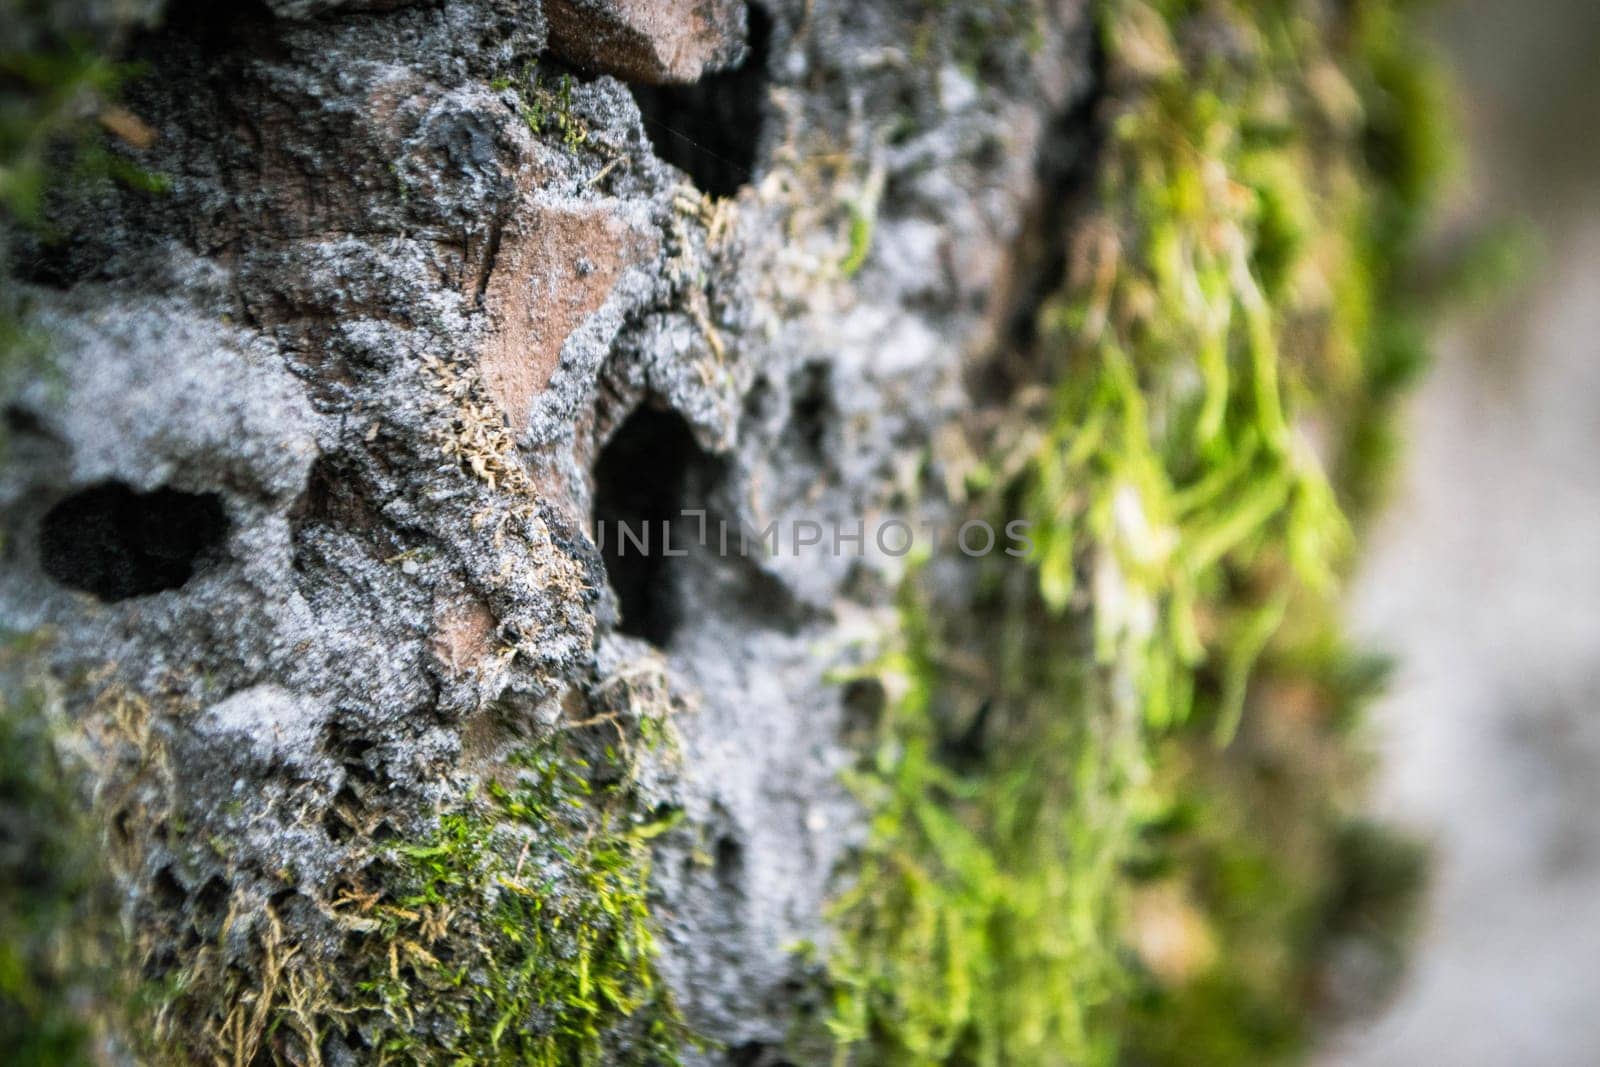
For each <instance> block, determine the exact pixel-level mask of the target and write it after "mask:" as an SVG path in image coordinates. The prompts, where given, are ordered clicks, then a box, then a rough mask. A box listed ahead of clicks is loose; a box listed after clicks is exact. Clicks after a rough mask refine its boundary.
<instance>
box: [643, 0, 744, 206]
mask: <svg viewBox="0 0 1600 1067" xmlns="http://www.w3.org/2000/svg"><path fill="white" fill-rule="evenodd" d="M749 26H750V38H749V51H748V52H746V53H745V59H744V62H743V63H741V64H740V65H739V66H738V67H737V68H735V69H733V70H730V71H724V72H722V73H720V74H710V75H707V76H706V77H704V78H701V79H700V80H699V81H697V82H695V83H694V84H693V85H687V86H682V87H672V88H657V87H654V86H643V85H636V86H633V97H634V99H635V100H637V101H638V103H639V111H640V113H641V114H642V115H643V116H644V129H645V133H646V134H647V135H648V136H649V138H650V143H651V144H652V145H653V146H655V150H656V155H657V156H659V157H661V159H663V160H665V161H666V162H668V163H671V164H672V165H673V166H675V167H677V168H679V169H680V170H682V171H684V172H685V173H687V174H688V175H689V177H690V179H691V180H692V181H693V182H694V184H695V186H696V187H697V188H699V189H700V190H701V191H702V192H705V193H709V194H710V195H711V196H720V197H727V196H734V195H736V194H737V193H738V192H739V190H740V189H741V188H742V187H743V186H745V185H748V184H749V182H750V179H751V178H752V177H753V176H754V174H755V166H756V152H757V149H758V148H759V147H760V143H761V122H762V119H763V118H764V117H765V114H764V112H765V105H766V100H767V43H768V39H769V38H770V37H771V34H772V23H771V21H770V20H769V19H768V18H767V14H766V12H765V11H763V10H761V8H760V7H758V6H756V5H755V4H751V5H750V8H749Z"/></svg>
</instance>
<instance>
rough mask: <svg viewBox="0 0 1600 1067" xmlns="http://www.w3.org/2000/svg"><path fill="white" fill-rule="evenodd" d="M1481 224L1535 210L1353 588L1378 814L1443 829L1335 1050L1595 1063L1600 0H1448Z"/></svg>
mask: <svg viewBox="0 0 1600 1067" xmlns="http://www.w3.org/2000/svg"><path fill="white" fill-rule="evenodd" d="M1433 24H1434V30H1435V34H1436V37H1437V39H1438V41H1439V43H1440V45H1441V46H1442V47H1443V49H1444V51H1445V53H1446V55H1447V57H1448V58H1449V59H1450V60H1451V62H1452V65H1453V66H1454V68H1455V72H1456V76H1457V81H1458V84H1459V95H1460V100H1461V105H1460V106H1461V111H1462V114H1461V126H1462V129H1463V133H1464V141H1465V144H1464V155H1465V158H1464V160H1463V168H1464V174H1463V178H1464V181H1463V183H1462V187H1461V189H1460V190H1459V192H1458V195H1457V197H1456V201H1455V203H1454V205H1453V207H1452V209H1451V212H1452V214H1453V216H1454V223H1455V226H1456V228H1459V229H1462V230H1466V229H1470V228H1471V227H1472V226H1474V225H1481V224H1482V223H1483V221H1484V220H1486V219H1493V218H1496V217H1499V218H1504V219H1508V220H1513V221H1516V222H1520V223H1522V224H1524V225H1525V226H1526V227H1527V229H1528V230H1529V231H1530V232H1531V234H1532V235H1533V238H1534V240H1533V241H1532V247H1533V249H1534V251H1533V254H1532V255H1531V257H1530V258H1529V259H1528V261H1527V264H1526V267H1525V269H1524V270H1523V271H1522V273H1521V276H1520V277H1519V279H1518V280H1517V282H1516V283H1515V284H1514V285H1513V286H1512V287H1511V288H1510V289H1509V291H1504V292H1501V293H1500V294H1499V295H1498V296H1497V297H1495V298H1494V299H1492V300H1489V301H1486V302H1484V303H1483V306H1481V307H1477V308H1472V309H1469V310H1468V311H1466V312H1464V313H1460V314H1457V315H1455V316H1454V318H1453V320H1452V324H1451V326H1450V327H1449V329H1448V330H1447V332H1446V334H1445V336H1444V337H1443V338H1442V339H1441V344H1440V345H1439V346H1438V362H1437V364H1436V366H1435V367H1434V370H1433V373H1432V374H1431V375H1430V376H1429V377H1428V379H1427V380H1426V383H1425V384H1424V385H1423V387H1422V388H1421V389H1420V390H1419V391H1418V393H1417V394H1416V395H1415V396H1414V397H1413V400H1412V404H1411V410H1410V413H1409V420H1408V431H1407V441H1408V447H1407V455H1406V462H1405V469H1404V473H1403V475H1402V479H1401V482H1400V484H1399V485H1398V486H1397V492H1396V494H1395V496H1394V499H1393V500H1392V502H1391V504H1390V507H1389V508H1388V510H1387V511H1386V513H1385V514H1384V516H1383V518H1382V520H1381V521H1380V523H1379V525H1378V527H1377V529H1375V530H1374V531H1372V538H1371V541H1370V543H1369V548H1368V552H1367V557H1366V565H1365V567H1364V573H1363V574H1362V576H1361V578H1360V580H1359V582H1358V584H1357V588H1356V590H1355V596H1354V600H1353V605H1352V622H1353V623H1354V628H1355V630H1356V632H1357V634H1358V636H1360V637H1361V638H1364V639H1365V641H1366V642H1367V643H1368V644H1369V645H1371V646H1374V647H1377V648H1380V649H1384V650H1387V651H1389V652H1391V653H1393V654H1394V655H1395V656H1396V658H1397V659H1398V662H1399V669H1398V671H1397V673H1396V676H1395V679H1394V683H1393V685H1392V687H1391V689H1390V692H1389V695H1388V697H1387V698H1386V699H1385V700H1384V701H1382V702H1381V703H1380V705H1379V706H1378V707H1377V708H1376V709H1374V713H1373V723H1374V728H1375V730H1376V731H1377V733H1378V741H1379V748H1380V751H1381V760H1382V762H1381V765H1380V773H1379V776H1378V779H1379V780H1378V783H1377V790H1376V793H1375V795H1374V800H1373V803H1374V806H1375V808H1376V809H1377V812H1378V814H1380V815H1382V816H1384V817H1386V818H1390V819H1396V820H1398V821H1400V822H1401V823H1403V824H1404V825H1407V826H1409V827H1411V828H1413V829H1414V830H1415V831H1416V832H1417V833H1419V834H1420V835H1421V836H1422V837H1423V838H1424V839H1425V840H1428V841H1429V842H1431V843H1432V845H1433V847H1434V855H1435V869H1434V881H1433V887H1432V890H1431V894H1430V899H1429V901H1428V905H1427V914H1426V919H1425V923H1424V927H1423V930H1422V935H1421V937H1420V939H1419V941H1418V943H1417V944H1416V946H1415V948H1414V950H1413V956H1412V961H1411V969H1410V973H1409V975H1408V977H1407V979H1406V981H1405V982H1404V984H1403V985H1402V987H1401V989H1400V991H1399V993H1398V995H1397V997H1396V998H1395V1000H1394V1001H1393V1003H1392V1004H1391V1005H1390V1007H1389V1008H1388V1009H1387V1011H1385V1012H1384V1013H1382V1014H1381V1015H1380V1016H1379V1017H1378V1018H1377V1019H1376V1020H1375V1021H1371V1022H1369V1023H1367V1024H1365V1025H1364V1026H1362V1027H1360V1028H1357V1029H1349V1030H1345V1031H1342V1032H1339V1033H1336V1034H1334V1035H1332V1037H1331V1038H1330V1039H1329V1040H1328V1041H1327V1042H1326V1043H1325V1046H1324V1051H1323V1054H1322V1057H1321V1059H1322V1062H1323V1063H1324V1064H1327V1065H1352V1067H1377V1065H1390V1064H1394V1065H1401V1064H1404V1065H1413V1064H1422V1063H1432V1064H1452V1065H1455V1067H1471V1065H1477V1064H1483V1065H1494V1067H1502V1065H1505V1064H1513V1063H1514V1064H1518V1065H1521V1067H1535V1065H1561V1067H1573V1065H1583V1064H1595V1063H1600V463H1597V460H1600V359H1597V358H1596V356H1597V355H1600V353H1597V351H1596V349H1597V346H1600V3H1596V2H1595V0H1535V2H1531V3H1507V2H1506V0H1453V2H1451V3H1448V4H1441V5H1438V8H1437V11H1436V13H1435V15H1434V17H1433Z"/></svg>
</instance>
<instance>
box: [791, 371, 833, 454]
mask: <svg viewBox="0 0 1600 1067" xmlns="http://www.w3.org/2000/svg"><path fill="white" fill-rule="evenodd" d="M829 378H830V373H829V370H828V365H827V364H826V363H812V364H808V365H807V366H806V367H805V368H804V369H803V370H802V371H801V372H800V378H799V381H798V382H797V383H796V385H795V391H794V400H793V402H792V407H791V409H790V412H789V431H788V432H789V436H790V437H791V438H792V439H793V441H794V442H795V444H796V445H797V446H798V447H799V448H800V450H801V451H802V452H803V454H804V455H805V456H806V457H807V458H808V459H810V460H811V461H812V462H816V461H818V460H820V459H821V458H822V448H823V444H824V442H826V440H827V434H828V423H829V422H830V421H832V419H833V416H834V410H833V394H832V386H831V383H830V382H829Z"/></svg>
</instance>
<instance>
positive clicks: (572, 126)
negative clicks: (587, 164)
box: [492, 63, 589, 151]
mask: <svg viewBox="0 0 1600 1067" xmlns="http://www.w3.org/2000/svg"><path fill="white" fill-rule="evenodd" d="M492 86H493V88H495V89H498V90H504V89H515V90H516V91H517V95H518V96H520V97H521V98H522V104H521V106H520V108H519V113H520V114H521V116H522V121H523V122H524V123H526V124H527V126H528V129H529V130H530V131H532V132H533V134H534V136H542V135H544V134H545V133H547V132H553V133H555V134H556V135H557V136H558V137H560V138H561V143H562V145H563V146H565V147H566V148H567V150H568V151H577V150H578V149H579V148H582V147H583V146H584V145H585V144H587V143H588V141H589V127H588V124H587V123H585V122H584V121H583V120H582V119H581V118H579V117H578V116H577V115H575V114H573V111H572V86H573V81H572V75H570V74H562V75H561V77H559V78H557V79H556V81H555V85H554V86H553V87H552V86H551V85H550V83H549V82H548V81H547V80H545V79H544V77H543V76H542V75H541V74H540V73H539V67H538V64H536V63H529V64H528V65H527V66H526V67H524V68H523V70H522V74H521V76H520V77H518V78H515V79H513V78H505V77H502V78H497V79H495V81H494V82H493V83H492Z"/></svg>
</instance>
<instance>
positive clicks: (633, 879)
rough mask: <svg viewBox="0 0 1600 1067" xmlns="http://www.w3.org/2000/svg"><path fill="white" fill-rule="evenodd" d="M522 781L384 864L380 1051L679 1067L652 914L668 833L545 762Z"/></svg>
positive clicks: (469, 1059)
mask: <svg viewBox="0 0 1600 1067" xmlns="http://www.w3.org/2000/svg"><path fill="white" fill-rule="evenodd" d="M515 766H516V774H515V783H514V784H512V785H498V784H496V785H491V787H490V789H489V798H488V799H487V800H486V801H485V802H484V803H481V804H471V805H468V806H466V807H463V808H461V809H459V810H456V811H453V812H450V813H448V814H446V815H444V816H442V817H441V818H440V820H439V826H438V829H437V830H436V831H435V833H434V834H433V835H432V836H431V837H430V838H429V839H427V840H425V841H423V842H420V843H417V844H413V845H400V846H396V847H394V848H392V849H391V850H389V852H388V856H387V864H388V865H389V869H388V870H387V871H386V873H385V875H384V882H385V887H384V900H383V902H382V903H380V904H378V905H377V907H376V909H375V911H374V913H373V914H374V916H375V917H376V918H377V920H378V922H379V924H380V927H379V931H378V933H377V936H378V938H379V939H380V940H381V941H382V942H384V943H386V944H387V945H388V946H389V951H388V954H387V959H385V958H384V957H383V955H382V954H379V955H377V956H376V957H374V959H373V966H372V968H371V969H370V971H369V973H368V974H367V975H366V976H364V977H362V978H360V979H359V980H358V981H357V984H356V987H357V988H358V989H359V990H361V991H362V992H364V993H367V994H369V995H370V996H371V997H372V998H373V1003H374V1006H375V1007H376V1008H377V1009H378V1010H379V1011H380V1012H381V1014H382V1020H381V1021H380V1022H378V1024H377V1029H378V1030H379V1031H380V1032H382V1033H383V1034H384V1035H385V1036H384V1037H382V1038H381V1039H380V1040H378V1041H377V1042H375V1044H376V1045H377V1047H378V1049H379V1050H380V1051H381V1052H382V1053H383V1054H384V1055H385V1056H386V1058H387V1059H388V1060H389V1061H390V1062H402V1063H408V1062H416V1063H432V1062H439V1061H440V1059H441V1058H443V1059H444V1060H448V1061H452V1062H462V1063H522V1064H551V1065H555V1064H574V1063H600V1062H615V1061H616V1060H615V1057H618V1056H621V1055H623V1054H624V1053H625V1054H626V1056H627V1058H628V1061H629V1062H638V1063H646V1062H648V1063H675V1062H677V1055H676V1049H677V1048H678V1046H679V1044H680V1042H681V1041H682V1039H683V1037H684V1031H683V1028H682V1025H681V1023H680V1022H679V1020H678V1017H677V1014H676V1011H675V1010H674V1009H673V1007H672V1004H671V1001H670V999H669V998H668V996H667V994H666V991H665V990H664V989H663V988H662V987H661V986H660V984H659V982H658V980H657V978H656V974H655V962H654V961H655V942H654V936H653V934H652V930H651V924H650V917H649V910H648V907H647V904H646V895H647V883H648V878H649V848H648V841H649V839H650V838H651V837H653V836H655V835H657V834H659V833H661V832H662V831H663V830H665V829H667V828H668V827H669V826H670V825H671V823H670V820H667V821H653V822H640V821H637V820H634V819H632V818H631V817H629V816H628V815H627V814H626V813H625V811H624V810H621V809H619V808H618V807H617V806H616V805H614V804H612V803H611V801H613V800H615V799H616V797H617V795H618V793H617V787H616V786H606V787H603V788H602V789H600V790H598V791H597V790H596V788H595V787H594V786H593V784H592V783H591V779H590V776H589V774H588V773H587V772H588V770H589V768H588V767H587V765H586V764H585V763H583V762H582V761H573V760H570V759H568V758H566V757H564V756H562V755H560V754H558V753H557V752H556V751H555V750H554V749H553V748H551V747H542V748H537V749H532V750H529V751H526V752H524V753H523V754H522V755H521V756H520V757H519V758H518V759H517V760H516V761H515ZM596 801H599V802H600V803H599V805H598V807H597V806H596ZM624 1031H625V1033H624ZM618 1040H621V1041H622V1047H621V1048H619V1047H618V1046H617V1045H616V1044H614V1042H615V1041H618Z"/></svg>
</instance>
